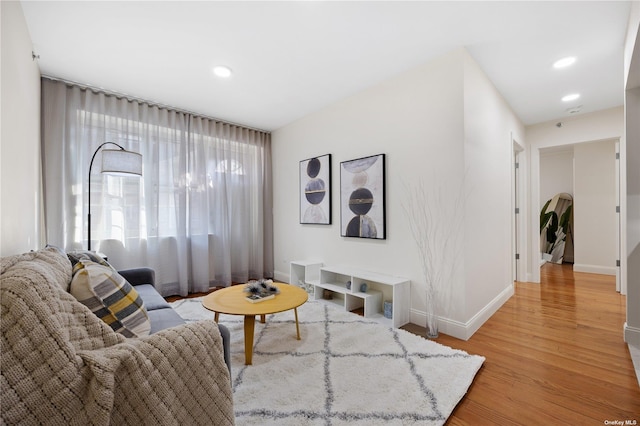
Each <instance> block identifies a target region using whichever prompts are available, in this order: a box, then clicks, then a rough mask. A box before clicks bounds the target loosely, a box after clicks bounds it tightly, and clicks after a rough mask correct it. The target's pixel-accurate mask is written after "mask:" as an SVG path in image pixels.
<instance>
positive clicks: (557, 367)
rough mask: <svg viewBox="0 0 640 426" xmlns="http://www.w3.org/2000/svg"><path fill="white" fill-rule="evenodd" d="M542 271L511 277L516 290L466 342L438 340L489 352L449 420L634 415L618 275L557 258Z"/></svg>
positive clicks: (579, 420) (553, 420)
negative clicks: (524, 279) (531, 279)
mask: <svg viewBox="0 0 640 426" xmlns="http://www.w3.org/2000/svg"><path fill="white" fill-rule="evenodd" d="M541 275H542V277H541V280H542V283H541V284H533V283H516V285H515V295H514V296H513V297H511V299H509V300H508V301H507V302H506V303H505V304H504V305H503V306H502V307H501V308H500V309H499V310H498V312H496V313H495V314H494V315H493V316H492V317H491V318H490V319H489V320H488V321H487V322H486V323H485V324H484V325H483V326H482V327H481V328H480V329H479V330H478V331H477V332H476V333H475V334H474V335H473V336H472V337H471V338H470V339H469V340H468V341H463V340H458V339H455V338H452V337H449V336H445V335H441V336H440V337H439V338H438V339H437V341H438V342H440V343H442V344H445V345H448V346H451V347H453V348H458V349H463V350H465V351H467V352H469V353H473V354H479V355H482V356H484V357H485V358H486V361H485V363H484V365H483V367H482V368H481V370H480V371H479V372H478V374H477V376H476V378H475V380H474V382H473V384H472V385H471V388H470V389H469V392H468V393H467V395H466V396H465V397H464V399H463V400H462V401H461V402H460V403H459V404H458V406H457V407H456V409H455V410H454V412H453V413H452V415H451V417H450V418H449V420H448V422H447V424H448V425H512V424H519V425H546V424H548V425H556V424H563V425H603V424H607V423H605V421H606V420H609V421H613V420H620V421H622V423H621V424H624V421H625V420H631V421H632V422H631V423H627V424H631V425H632V424H640V387H639V386H638V380H637V378H636V376H635V372H634V368H633V364H632V361H631V357H630V355H629V350H628V348H627V345H626V344H625V343H624V341H623V337H622V327H623V324H624V321H625V315H626V308H625V297H624V296H621V295H620V294H619V293H617V292H616V291H615V278H614V277H611V276H606V275H595V274H585V273H578V272H575V273H574V272H573V270H572V267H571V266H570V265H554V264H546V265H544V266H543V267H542V268H541ZM404 328H405V329H408V330H409V331H411V332H414V333H416V334H421V335H424V329H422V328H421V327H418V326H415V325H409V326H406V327H404ZM634 421H635V422H634ZM609 424H613V423H609Z"/></svg>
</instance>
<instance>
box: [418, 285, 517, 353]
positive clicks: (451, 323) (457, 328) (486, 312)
mask: <svg viewBox="0 0 640 426" xmlns="http://www.w3.org/2000/svg"><path fill="white" fill-rule="evenodd" d="M513 293H514V289H513V285H510V286H508V287H507V288H505V289H504V290H503V291H502V292H500V294H498V295H497V296H496V297H495V298H494V299H493V300H492V301H491V302H489V303H488V304H487V305H486V306H485V307H484V308H482V309H481V310H480V311H479V312H478V313H476V314H475V315H474V316H473V317H472V318H471V319H470V320H469V321H467V322H465V323H463V322H461V321H455V320H452V319H449V318H443V317H438V332H439V333H443V334H446V335H448V336H452V337H455V338H456V339H461V340H469V338H470V337H471V336H473V333H475V332H476V331H478V329H479V328H480V327H481V326H482V324H484V323H485V322H486V321H487V320H488V319H489V318H491V315H493V314H494V313H496V311H497V310H498V309H500V307H501V306H502V305H503V304H504V303H505V302H506V301H507V300H509V298H510V297H511V296H513ZM410 321H411V322H412V323H413V324H418V325H422V326H424V325H425V324H426V323H427V314H426V313H425V312H424V311H418V310H416V309H412V310H411V316H410Z"/></svg>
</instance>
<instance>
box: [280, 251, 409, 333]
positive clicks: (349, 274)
mask: <svg viewBox="0 0 640 426" xmlns="http://www.w3.org/2000/svg"><path fill="white" fill-rule="evenodd" d="M289 272H290V275H289V277H290V279H289V283H290V284H295V285H299V286H301V287H303V288H305V289H306V290H307V291H308V292H309V293H310V295H311V296H312V297H313V299H315V300H317V301H320V302H324V303H329V304H333V305H336V306H339V307H341V308H342V309H345V310H347V311H353V310H355V309H363V311H364V316H365V318H371V319H373V320H376V321H378V322H380V323H382V324H386V325H389V326H392V327H396V328H397V327H402V326H403V325H405V324H407V323H408V322H409V309H410V293H411V281H410V280H408V279H406V278H402V277H395V276H391V275H384V274H379V273H376V272H370V271H364V270H361V269H356V268H351V267H348V266H323V265H322V263H321V262H308V261H292V262H291V263H290V269H289ZM349 283H350V284H349ZM362 284H366V291H365V292H362V291H360V290H361V288H362ZM325 290H327V291H328V292H329V293H328V296H329V297H330V299H327V298H325ZM385 302H388V303H389V302H390V303H391V304H392V312H391V318H386V317H385V316H384V303H385Z"/></svg>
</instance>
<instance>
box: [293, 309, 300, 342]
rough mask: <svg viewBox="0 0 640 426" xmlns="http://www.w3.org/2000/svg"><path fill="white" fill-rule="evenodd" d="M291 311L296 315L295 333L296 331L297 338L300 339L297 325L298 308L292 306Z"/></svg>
mask: <svg viewBox="0 0 640 426" xmlns="http://www.w3.org/2000/svg"><path fill="white" fill-rule="evenodd" d="M293 313H294V314H295V315H296V333H298V340H300V326H299V325H298V308H293Z"/></svg>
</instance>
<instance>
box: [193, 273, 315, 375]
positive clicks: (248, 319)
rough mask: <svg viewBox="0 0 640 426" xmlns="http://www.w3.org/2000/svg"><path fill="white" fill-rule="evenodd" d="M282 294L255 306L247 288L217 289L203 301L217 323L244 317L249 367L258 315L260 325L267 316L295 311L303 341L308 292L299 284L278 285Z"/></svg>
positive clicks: (203, 304)
mask: <svg viewBox="0 0 640 426" xmlns="http://www.w3.org/2000/svg"><path fill="white" fill-rule="evenodd" d="M276 285H277V287H278V288H279V289H280V294H278V295H276V297H274V298H273V299H269V300H264V301H262V302H258V303H251V302H249V301H247V300H246V299H245V297H247V293H245V292H244V291H243V290H244V285H233V286H231V287H227V288H223V289H222V290H216V291H214V292H213V293H211V294H208V295H207V296H205V297H204V299H202V306H204V307H205V308H207V309H209V310H210V311H213V312H215V321H216V322H218V317H219V315H220V314H229V315H244V357H245V364H246V365H251V358H252V356H253V330H254V327H255V320H256V315H260V317H261V318H260V322H262V323H264V322H265V315H267V314H275V313H278V312H284V311H288V310H289V309H293V311H294V313H295V317H296V334H297V339H298V340H300V326H299V325H298V306H300V305H302V304H303V303H304V302H306V301H307V299H308V297H309V296H308V295H307V292H306V291H304V290H303V289H301V288H300V287H297V286H295V285H289V284H283V283H279V284H276Z"/></svg>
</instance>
